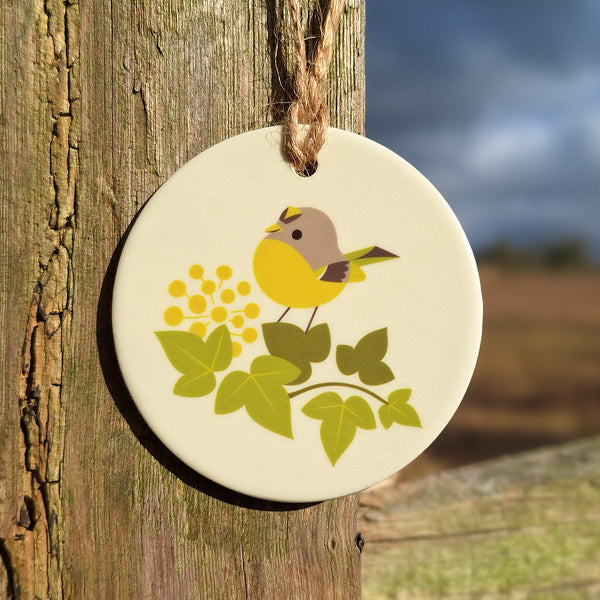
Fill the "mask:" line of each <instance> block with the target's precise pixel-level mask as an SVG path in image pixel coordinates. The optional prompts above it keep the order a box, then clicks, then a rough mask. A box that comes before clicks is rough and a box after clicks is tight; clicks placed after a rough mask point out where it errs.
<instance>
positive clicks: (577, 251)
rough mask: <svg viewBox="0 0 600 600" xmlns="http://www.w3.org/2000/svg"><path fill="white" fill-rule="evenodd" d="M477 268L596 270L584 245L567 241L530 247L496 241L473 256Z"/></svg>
mask: <svg viewBox="0 0 600 600" xmlns="http://www.w3.org/2000/svg"><path fill="white" fill-rule="evenodd" d="M476 258H477V262H478V263H480V264H494V265H497V266H500V267H503V268H508V269H542V270H580V269H591V268H597V267H598V262H597V261H595V260H594V259H593V257H592V256H591V254H590V249H589V246H588V244H587V243H586V242H585V241H584V240H581V239H578V238H567V239H562V240H558V241H554V242H548V243H539V244H536V245H531V246H521V245H517V244H515V243H513V242H510V241H508V240H504V241H500V242H497V243H495V244H493V245H492V246H489V247H488V248H485V249H483V250H481V251H479V252H477V253H476Z"/></svg>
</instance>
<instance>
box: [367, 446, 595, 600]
mask: <svg viewBox="0 0 600 600" xmlns="http://www.w3.org/2000/svg"><path fill="white" fill-rule="evenodd" d="M385 496H386V500H385V503H383V504H380V503H379V502H377V500H376V498H377V496H376V495H373V494H371V495H369V496H365V497H364V498H363V501H362V503H361V504H362V506H361V511H360V512H361V518H360V526H361V529H362V534H363V536H364V538H365V547H364V552H363V578H364V588H363V597H364V599H365V600H387V599H392V598H393V599H394V600H397V599H402V598H410V599H411V600H415V599H419V600H425V599H434V598H435V599H441V598H453V599H462V598H485V599H490V600H492V599H494V600H495V599H500V598H511V599H512V598H514V599H520V598H535V599H552V600H571V599H573V600H576V599H577V600H583V599H588V598H589V599H591V598H598V597H600V438H590V439H585V440H582V441H578V442H573V443H570V444H567V445H565V446H559V447H555V448H548V449H542V450H538V451H534V452H531V453H526V454H520V455H514V456H508V457H506V458H501V459H497V460H494V461H490V462H486V463H481V464H479V465H475V466H472V467H465V468H461V469H457V470H456V471H449V472H447V473H445V474H443V475H441V476H432V477H429V478H426V479H424V480H421V481H416V482H410V483H405V484H402V485H399V486H397V488H395V489H394V490H393V492H392V493H389V492H388V493H386V495H385Z"/></svg>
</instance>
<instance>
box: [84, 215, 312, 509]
mask: <svg viewBox="0 0 600 600" xmlns="http://www.w3.org/2000/svg"><path fill="white" fill-rule="evenodd" d="M142 210H143V208H142ZM140 214H141V211H140V212H138V214H137V216H136V218H135V219H133V221H132V222H131V224H130V225H129V227H128V228H127V231H126V232H125V234H124V235H123V237H122V238H121V240H120V241H119V244H118V246H117V248H116V249H115V252H114V254H113V256H112V258H111V260H110V263H109V266H108V269H107V271H106V274H105V275H104V280H103V282H102V289H101V291H100V297H99V299H98V311H97V315H96V342H97V344H98V354H99V357H100V365H101V367H102V374H103V375H104V380H105V382H106V386H107V387H108V390H109V392H110V394H111V396H112V398H113V400H114V402H115V405H116V406H117V408H118V409H119V411H120V413H121V415H123V418H124V419H125V420H126V421H127V424H128V425H129V428H130V429H131V431H132V433H133V434H134V435H135V437H136V438H137V439H138V440H139V442H140V443H141V444H142V445H143V446H144V448H145V449H146V450H147V451H148V452H149V453H150V454H151V455H152V456H153V457H154V458H155V459H156V460H157V461H158V462H159V463H160V464H161V465H162V466H163V467H165V469H168V470H169V471H170V472H171V473H173V474H174V475H175V476H177V477H178V478H179V479H181V480H182V481H183V482H184V483H185V484H186V485H189V486H191V487H193V488H194V489H196V490H198V491H200V492H203V493H204V494H208V495H210V496H212V497H213V498H216V499H218V500H221V501H223V502H227V503H229V504H235V505H236V506H240V507H243V508H250V509H253V510H265V511H273V510H276V511H277V510H280V511H288V510H298V509H301V508H307V507H308V506H313V505H314V504H317V503H314V502H313V503H296V504H292V503H285V502H268V501H265V500H261V499H259V498H252V497H250V496H246V495H245V494H240V493H238V492H235V491H233V490H230V489H228V488H225V487H223V486H221V485H219V484H218V483H215V482H214V481H211V480H210V479H207V478H206V477H203V476H202V475H200V474H199V473H197V472H196V471H194V470H193V469H191V468H190V467H188V466H187V465H186V464H185V463H184V462H182V461H181V460H180V459H179V458H177V456H175V454H173V452H171V451H170V450H169V449H168V448H167V447H166V446H165V445H164V444H163V443H162V442H161V441H160V439H159V438H158V437H157V436H156V434H155V433H154V432H153V431H152V430H151V429H150V427H148V425H147V424H146V422H145V421H144V419H143V417H142V415H141V414H140V413H139V412H138V410H137V408H136V406H135V403H134V401H133V399H132V397H131V395H130V394H129V391H128V390H127V386H126V385H125V381H124V380H123V376H122V374H121V370H120V369H119V364H118V361H117V355H116V352H115V343H114V337H113V331H112V319H111V314H112V312H111V307H112V302H113V288H114V283H115V276H116V271H117V267H118V264H119V258H120V256H121V252H122V250H123V246H124V245H125V242H126V240H127V237H128V236H129V233H130V231H131V228H132V227H133V225H134V224H135V222H136V220H137V217H138V216H139V215H140Z"/></svg>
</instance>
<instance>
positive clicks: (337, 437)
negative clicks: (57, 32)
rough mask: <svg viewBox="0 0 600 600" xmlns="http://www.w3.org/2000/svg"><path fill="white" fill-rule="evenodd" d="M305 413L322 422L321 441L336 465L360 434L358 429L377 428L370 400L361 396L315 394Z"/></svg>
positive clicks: (303, 409)
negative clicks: (344, 397) (342, 396)
mask: <svg viewBox="0 0 600 600" xmlns="http://www.w3.org/2000/svg"><path fill="white" fill-rule="evenodd" d="M302 412H303V413H304V414H305V415H306V416H307V417H310V418H311V419H318V420H320V421H322V423H321V431H320V434H321V443H322V444H323V448H324V450H325V453H326V454H327V457H328V458H329V461H330V462H331V464H332V465H333V466H335V464H336V462H337V461H338V460H339V458H340V457H341V456H342V454H343V453H344V452H345V451H346V450H347V449H348V447H349V446H350V444H351V443H352V441H353V440H354V437H355V435H356V428H357V427H360V428H361V429H375V427H376V426H377V424H376V422H375V416H374V415H373V410H372V409H371V406H370V405H369V403H368V402H367V401H366V400H365V399H364V398H361V397H360V396H351V397H350V398H348V400H346V401H345V402H344V401H343V400H342V398H341V396H340V395H339V394H336V393H335V392H324V393H322V394H319V395H318V396H315V397H314V398H313V399H312V400H310V401H309V402H307V403H306V404H305V405H304V407H303V408H302Z"/></svg>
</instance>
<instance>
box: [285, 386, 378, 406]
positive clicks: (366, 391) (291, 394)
mask: <svg viewBox="0 0 600 600" xmlns="http://www.w3.org/2000/svg"><path fill="white" fill-rule="evenodd" d="M322 387H347V388H352V389H353V390H359V391H361V392H364V393H365V394H369V396H372V397H373V398H375V399H376V400H379V402H382V403H383V404H389V402H388V401H387V400H385V398H382V397H381V396H380V395H379V394H376V393H375V392H372V391H371V390H368V389H367V388H364V387H361V386H360V385H354V384H353V383H344V382H343V381H328V382H325V383H314V384H313V385H308V386H306V387H304V388H302V389H301V390H296V391H294V392H290V393H289V394H288V395H289V397H290V400H291V399H292V398H295V397H296V396H299V395H300V394H304V393H305V392H310V391H311V390H316V389H317V388H322Z"/></svg>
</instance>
